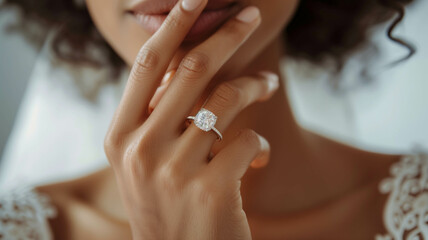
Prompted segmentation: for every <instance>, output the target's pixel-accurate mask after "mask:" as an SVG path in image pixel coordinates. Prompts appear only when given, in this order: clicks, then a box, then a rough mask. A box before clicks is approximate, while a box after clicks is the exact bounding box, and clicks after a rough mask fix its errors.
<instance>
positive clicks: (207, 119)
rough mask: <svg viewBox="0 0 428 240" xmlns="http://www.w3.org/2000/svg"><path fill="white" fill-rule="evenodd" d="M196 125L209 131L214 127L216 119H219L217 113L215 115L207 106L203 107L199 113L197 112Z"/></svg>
mask: <svg viewBox="0 0 428 240" xmlns="http://www.w3.org/2000/svg"><path fill="white" fill-rule="evenodd" d="M194 121H195V125H196V126H197V127H198V128H200V129H202V130H204V131H206V132H208V131H210V130H211V129H212V127H214V125H215V123H216V121H217V117H216V115H214V113H212V112H210V111H208V110H207V109H205V108H202V109H201V110H200V111H199V112H198V114H196V117H195V120H194Z"/></svg>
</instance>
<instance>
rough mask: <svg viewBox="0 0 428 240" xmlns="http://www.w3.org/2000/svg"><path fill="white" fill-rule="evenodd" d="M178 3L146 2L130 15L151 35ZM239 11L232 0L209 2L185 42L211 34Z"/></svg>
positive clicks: (156, 0) (155, 0)
mask: <svg viewBox="0 0 428 240" xmlns="http://www.w3.org/2000/svg"><path fill="white" fill-rule="evenodd" d="M176 2H177V0H172V1H171V0H167V1H163V0H154V1H144V2H141V3H139V4H138V5H136V6H135V7H133V8H132V9H131V10H130V11H128V13H130V14H132V15H133V16H134V19H135V20H136V21H137V23H138V24H139V25H140V26H141V27H143V28H144V29H145V30H146V31H148V32H149V33H150V34H154V33H155V32H156V31H157V30H159V28H160V27H161V25H162V23H163V22H164V21H165V19H166V17H167V16H168V14H169V11H171V9H172V8H173V7H174V6H175V3H176ZM237 9H238V4H237V3H236V2H232V1H231V0H227V1H224V0H222V1H216V0H213V1H209V3H208V4H207V6H206V7H205V9H204V11H203V12H202V13H201V15H200V16H199V17H198V19H197V20H196V22H195V23H194V25H193V26H192V28H191V29H190V31H189V32H188V34H187V36H186V38H185V41H195V40H198V39H199V38H201V37H204V36H206V35H208V34H211V33H212V32H214V31H215V30H216V29H217V28H218V27H219V26H220V25H222V24H223V23H224V22H225V21H226V20H227V19H228V18H229V17H230V16H231V15H232V14H233V13H235V12H236V10H237Z"/></svg>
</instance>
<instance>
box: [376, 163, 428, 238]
mask: <svg viewBox="0 0 428 240" xmlns="http://www.w3.org/2000/svg"><path fill="white" fill-rule="evenodd" d="M380 191H381V193H383V194H389V195H388V199H387V202H386V205H385V209H384V215H383V220H384V225H385V229H386V231H387V233H386V234H384V235H378V236H376V240H402V239H403V240H423V239H424V240H427V239H428V155H412V156H406V157H403V158H402V159H401V160H400V161H399V162H397V163H395V164H393V165H392V166H391V177H390V178H387V179H385V180H383V181H382V182H381V184H380Z"/></svg>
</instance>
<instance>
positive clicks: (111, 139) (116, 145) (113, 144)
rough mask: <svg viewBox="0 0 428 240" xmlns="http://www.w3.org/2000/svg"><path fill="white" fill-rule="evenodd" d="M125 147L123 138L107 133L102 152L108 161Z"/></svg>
mask: <svg viewBox="0 0 428 240" xmlns="http://www.w3.org/2000/svg"><path fill="white" fill-rule="evenodd" d="M124 145H125V140H124V137H123V136H121V135H120V134H116V133H108V134H107V135H106V136H105V138H104V145H103V147H104V152H105V154H106V156H107V157H108V159H109V161H110V159H115V158H116V155H117V153H118V152H120V151H121V150H122V148H123V147H124Z"/></svg>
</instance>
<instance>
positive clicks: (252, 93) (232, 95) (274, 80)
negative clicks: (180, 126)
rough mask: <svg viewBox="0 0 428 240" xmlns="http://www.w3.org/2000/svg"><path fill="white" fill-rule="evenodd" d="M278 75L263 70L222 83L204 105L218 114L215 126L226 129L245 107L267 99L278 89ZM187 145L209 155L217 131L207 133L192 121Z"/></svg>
mask: <svg viewBox="0 0 428 240" xmlns="http://www.w3.org/2000/svg"><path fill="white" fill-rule="evenodd" d="M278 86H279V79H278V76H277V75H276V74H273V73H269V72H262V73H260V74H259V75H258V76H254V77H241V78H238V79H235V80H232V81H229V82H225V83H222V84H221V85H219V86H218V87H217V88H216V89H215V90H214V91H213V93H212V94H211V96H210V97H209V98H208V100H207V102H206V104H205V105H204V108H205V109H207V110H209V111H210V112H212V113H213V114H214V115H215V116H217V121H216V123H215V126H214V127H215V128H216V129H217V130H218V131H220V132H223V131H224V130H226V128H227V127H228V126H229V125H230V123H231V122H232V121H233V119H235V117H236V116H237V115H238V114H239V112H241V111H242V110H243V109H244V108H246V107H247V106H249V105H251V104H252V103H254V102H256V101H264V100H267V99H268V98H269V97H271V96H272V95H273V92H274V91H275V90H276V89H278ZM181 138H182V139H183V141H184V142H185V143H184V144H188V145H189V146H192V149H195V146H197V147H196V148H197V149H198V152H199V153H200V154H202V155H199V158H198V159H201V158H200V156H206V155H207V154H208V153H209V151H210V150H211V147H212V145H213V143H214V141H215V140H216V138H217V135H216V134H215V132H214V131H212V130H211V131H210V132H204V131H203V130H201V129H200V128H199V127H197V126H196V124H194V123H193V124H191V125H190V126H189V127H188V128H187V129H186V130H185V132H184V133H183V135H182V136H181Z"/></svg>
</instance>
